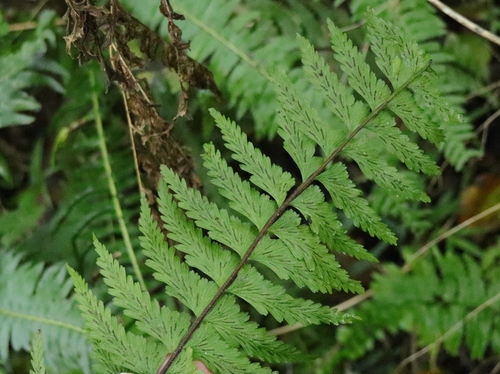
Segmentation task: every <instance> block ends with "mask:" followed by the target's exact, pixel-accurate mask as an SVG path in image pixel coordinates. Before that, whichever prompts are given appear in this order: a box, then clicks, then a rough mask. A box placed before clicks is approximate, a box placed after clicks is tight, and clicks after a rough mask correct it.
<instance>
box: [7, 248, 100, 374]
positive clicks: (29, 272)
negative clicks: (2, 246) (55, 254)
mask: <svg viewBox="0 0 500 374" xmlns="http://www.w3.org/2000/svg"><path fill="white" fill-rule="evenodd" d="M20 260H21V257H20V256H19V255H14V254H12V253H11V252H9V251H4V252H2V261H0V358H1V359H2V360H6V359H7V358H8V353H9V345H10V346H11V347H12V349H14V350H15V351H18V350H21V349H24V350H29V349H30V346H31V339H32V337H33V334H34V332H36V331H38V330H40V331H41V332H42V334H43V335H42V337H43V343H44V346H45V360H46V365H47V367H48V368H49V370H50V371H51V372H54V373H62V372H64V371H65V370H81V371H83V372H85V373H88V372H89V371H90V362H89V352H90V347H89V345H88V343H87V342H86V340H85V336H84V334H83V330H82V328H81V326H82V320H81V317H80V315H79V313H78V309H77V308H76V305H75V304H74V301H73V300H72V299H68V294H69V292H70V290H71V284H70V282H68V280H67V278H66V272H65V269H64V267H63V266H60V265H53V266H51V267H48V268H47V269H44V265H43V263H37V264H30V263H24V264H20Z"/></svg>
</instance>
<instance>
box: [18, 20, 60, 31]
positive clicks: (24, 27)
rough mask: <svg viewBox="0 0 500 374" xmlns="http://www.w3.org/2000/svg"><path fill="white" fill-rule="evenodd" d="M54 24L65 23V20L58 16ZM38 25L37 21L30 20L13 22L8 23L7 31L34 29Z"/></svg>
mask: <svg viewBox="0 0 500 374" xmlns="http://www.w3.org/2000/svg"><path fill="white" fill-rule="evenodd" d="M55 25H56V26H64V25H66V21H64V20H63V19H62V18H58V19H57V20H56V22H55ZM37 26H38V22H35V21H30V22H22V23H13V24H12V25H9V32H18V31H27V30H33V29H36V28H37Z"/></svg>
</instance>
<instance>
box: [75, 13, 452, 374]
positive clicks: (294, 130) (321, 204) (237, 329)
mask: <svg viewBox="0 0 500 374" xmlns="http://www.w3.org/2000/svg"><path fill="white" fill-rule="evenodd" d="M368 27H369V31H368V32H369V35H371V36H372V39H371V41H372V43H373V45H374V49H373V51H374V53H375V54H376V55H377V56H378V57H379V58H378V59H377V64H379V66H380V68H381V71H383V72H384V73H386V76H387V79H388V80H389V82H390V84H391V86H392V89H391V88H389V86H388V85H387V84H386V83H384V81H382V80H380V79H378V78H377V77H376V76H375V74H374V73H373V72H372V71H371V69H370V67H369V66H368V65H367V64H366V63H365V61H364V60H363V57H362V55H361V54H360V53H359V52H358V51H357V50H356V48H355V47H354V46H353V44H352V42H351V41H350V40H349V39H347V37H346V36H345V35H344V34H343V33H342V32H341V31H340V30H339V29H338V28H337V27H336V26H334V25H333V23H329V29H330V32H331V35H332V38H331V42H332V47H333V49H334V51H335V57H336V60H337V61H338V62H339V64H340V67H341V68H342V70H343V72H344V73H345V74H346V76H347V79H348V83H349V85H350V86H351V87H352V88H353V89H354V90H355V91H356V93H357V95H358V96H356V97H355V96H354V95H353V93H352V92H351V91H350V89H349V88H348V87H346V86H344V85H343V84H342V83H341V82H340V80H339V79H338V78H337V76H336V75H335V74H334V73H332V72H330V69H329V68H328V66H327V65H326V63H325V61H324V60H323V59H322V58H321V57H319V55H317V54H316V53H315V52H314V49H313V47H312V46H311V45H310V44H309V42H307V40H305V39H300V40H299V43H300V45H301V50H302V54H303V64H304V67H305V68H304V71H305V74H306V75H307V76H308V77H309V79H310V81H311V83H312V84H313V85H314V87H315V88H316V89H317V90H318V91H319V92H320V93H321V94H322V95H323V96H324V98H325V105H327V107H328V108H329V109H330V110H331V114H332V118H331V119H330V120H329V121H328V122H327V121H325V120H324V119H322V118H320V116H319V115H318V112H317V110H316V109H315V108H313V107H312V106H311V105H310V104H309V103H308V102H305V101H304V100H303V99H302V98H301V97H300V95H299V94H298V93H297V92H296V89H295V87H294V86H293V85H292V84H291V83H290V81H289V80H288V79H287V77H286V76H285V74H284V73H282V72H280V71H278V70H275V71H272V72H271V73H270V76H271V77H272V81H273V83H274V85H275V86H276V91H277V95H278V101H279V104H280V108H279V110H278V112H279V118H278V122H279V126H280V130H279V134H280V136H281V137H282V138H283V140H284V147H285V149H286V150H287V152H288V153H289V154H290V155H291V157H292V159H293V160H294V161H295V163H296V164H297V166H298V168H299V170H300V174H301V176H302V181H301V182H300V183H297V182H296V181H295V179H294V178H293V177H292V176H291V175H290V174H289V173H287V172H285V171H283V170H282V169H281V168H280V167H278V166H276V165H273V164H272V162H271V161H270V159H269V158H268V157H266V156H264V155H263V154H262V153H261V152H260V150H258V149H256V148H255V147H254V146H253V145H252V144H251V143H249V142H248V140H247V138H246V136H245V135H244V134H243V133H242V131H241V130H240V129H239V128H238V127H237V126H236V124H235V123H234V122H232V121H229V120H228V119H226V118H225V117H224V116H222V115H221V114H219V113H218V112H216V111H215V110H212V111H211V114H212V116H213V117H214V119H215V121H216V124H217V126H218V127H219V128H220V129H221V131H222V135H223V139H224V141H225V143H226V147H227V148H228V149H229V150H230V151H231V152H232V158H233V159H234V160H235V161H237V162H238V163H239V164H240V167H241V169H242V170H244V171H245V172H247V173H249V174H250V179H249V181H244V180H242V179H241V178H240V176H239V175H238V174H237V173H235V172H234V171H233V170H232V169H231V168H230V167H229V166H228V164H227V162H226V161H225V160H224V159H223V158H222V156H221V154H220V152H219V151H217V150H216V149H215V147H214V146H213V145H206V146H205V154H204V161H205V166H206V167H207V168H208V170H209V176H210V177H211V178H212V180H213V182H214V184H215V185H216V186H218V187H219V190H220V193H221V195H222V196H224V197H225V198H226V199H228V201H229V206H230V208H231V209H232V210H233V211H235V212H236V213H237V214H238V216H236V215H232V214H230V213H229V212H228V211H227V210H225V209H220V208H219V207H218V206H217V205H215V204H213V203H210V202H209V201H208V200H207V199H206V198H204V197H203V196H202V195H201V193H200V192H199V191H195V190H191V189H189V188H187V185H186V183H185V182H184V181H183V180H182V179H180V178H179V177H178V176H177V175H176V174H175V173H174V172H173V171H172V170H170V169H168V168H166V167H163V168H162V174H163V180H162V183H161V185H160V188H159V199H158V202H159V208H160V212H161V214H162V220H163V222H164V225H165V229H166V231H167V232H168V233H167V237H168V238H169V239H171V240H172V241H173V242H175V243H176V244H175V249H177V250H179V251H180V252H183V253H185V257H184V260H183V261H182V262H181V261H180V259H179V258H178V257H176V255H175V251H174V248H173V247H169V246H168V245H167V243H166V242H165V240H164V237H163V234H162V232H161V230H160V228H159V227H158V226H157V224H156V223H155V221H154V220H153V219H152V218H151V214H150V212H149V209H148V207H147V206H146V204H145V203H144V202H143V209H142V214H141V223H140V227H141V231H142V234H143V237H142V238H141V245H142V247H143V248H144V250H145V255H146V256H147V257H148V258H149V260H148V261H147V265H148V266H149V267H151V268H152V269H153V270H154V271H155V277H156V278H157V279H158V280H159V281H161V282H164V283H165V284H166V285H167V286H166V292H167V294H169V295H170V296H172V297H175V298H177V299H178V300H180V301H181V302H182V303H183V304H184V305H185V306H186V307H187V308H188V309H189V310H191V312H192V313H193V314H194V316H195V319H194V321H193V322H192V323H189V320H190V314H189V313H186V312H173V311H171V310H169V309H168V308H166V307H161V308H160V307H159V306H158V304H157V303H155V302H153V304H151V301H149V296H148V295H147V294H146V293H143V292H141V291H140V289H139V288H138V286H137V285H136V284H135V283H133V282H132V280H131V278H127V277H126V276H125V271H124V269H123V268H121V267H120V266H119V265H118V264H117V263H116V261H113V260H112V259H111V258H110V256H109V255H107V254H106V252H105V250H104V248H103V247H102V246H100V245H99V244H97V248H98V253H99V255H100V260H99V265H100V266H101V268H102V269H103V275H104V277H105V281H106V283H107V284H108V287H110V294H112V295H113V296H115V302H116V303H117V305H119V306H121V307H123V308H124V309H125V314H127V315H129V316H131V317H132V318H134V319H136V320H137V321H138V322H137V328H138V329H139V330H142V331H143V332H144V333H146V334H148V335H151V336H153V337H154V338H155V341H157V340H159V341H161V343H162V345H160V344H159V343H158V344H157V343H156V342H155V343H153V342H152V341H150V343H151V344H149V347H150V349H151V350H152V353H151V354H150V359H151V360H152V361H155V360H158V354H159V352H161V349H162V348H161V347H162V346H163V347H164V348H163V349H165V350H166V351H165V352H163V355H165V354H166V353H167V352H168V356H167V357H168V358H167V359H165V360H164V361H163V363H162V364H161V366H160V368H159V369H158V370H157V373H161V374H163V373H165V372H167V371H169V373H170V372H171V373H181V372H182V373H191V372H194V370H196V369H195V368H194V365H193V364H192V362H193V360H194V359H197V360H202V361H203V362H204V363H205V364H206V365H207V366H208V367H209V368H210V369H211V370H212V371H213V372H216V373H217V372H220V373H222V372H232V373H254V374H255V373H268V372H269V370H268V369H265V368H263V367H261V366H260V365H258V364H257V363H250V361H249V360H248V357H254V358H257V359H261V360H264V361H274V362H283V361H286V360H289V359H293V358H294V357H296V352H295V350H291V352H287V350H286V349H284V347H285V346H284V345H283V344H282V343H281V342H278V341H275V340H274V338H270V337H269V336H268V335H267V334H266V333H265V330H263V329H261V328H258V326H257V325H256V324H255V323H253V322H249V321H248V315H246V314H245V313H242V312H241V311H240V310H239V307H238V304H237V298H239V299H243V300H245V301H246V302H248V303H249V304H251V305H252V306H253V307H254V308H255V309H256V310H257V311H258V312H259V313H260V314H263V315H265V314H268V313H270V314H272V315H273V317H274V318H275V319H276V320H278V321H279V322H281V321H286V322H288V323H297V322H300V323H302V324H304V325H307V324H319V323H334V324H338V323H344V322H349V321H350V320H351V316H350V315H343V314H340V313H339V312H337V311H335V310H331V309H330V308H328V307H327V306H322V305H321V304H317V303H313V302H311V301H309V300H304V299H299V298H294V297H292V296H290V295H289V294H288V293H287V292H286V291H285V289H284V288H283V287H282V286H279V285H276V284H274V283H272V282H271V281H269V280H267V279H265V278H264V277H263V276H262V275H261V273H260V272H259V271H258V270H257V269H256V267H254V266H253V265H252V264H253V263H254V262H256V263H260V264H262V265H264V266H265V267H267V268H268V269H270V270H271V271H273V272H274V273H275V274H276V275H277V276H278V277H279V278H282V279H291V280H292V281H293V282H294V283H295V284H296V285H297V286H299V287H303V286H307V287H308V288H309V289H311V290H313V291H321V292H331V291H332V290H334V289H335V290H346V291H351V292H361V291H362V288H361V286H360V285H359V284H358V283H357V282H355V281H353V280H350V279H349V277H348V275H347V273H346V272H345V271H344V270H343V269H341V268H340V266H339V265H338V263H337V262H336V260H335V257H334V255H333V254H331V253H330V252H329V248H330V249H332V250H335V249H338V250H339V251H340V252H344V253H347V254H350V255H352V256H355V257H357V258H364V259H372V260H374V258H373V256H372V255H370V254H369V253H368V252H366V250H364V249H362V248H361V247H360V246H359V245H358V244H357V243H355V242H354V241H353V240H352V239H350V238H349V237H348V236H347V235H346V233H345V230H344V229H343V228H342V225H341V224H340V222H339V221H338V219H337V216H336V213H335V212H334V211H333V210H332V207H331V205H330V204H329V203H328V202H327V197H325V194H324V193H323V192H322V191H321V190H320V188H318V185H317V184H320V185H322V186H323V187H324V188H325V191H326V192H327V193H328V194H329V196H328V199H329V200H331V201H332V203H333V205H334V206H335V207H337V208H339V209H341V210H343V211H344V213H345V215H346V216H347V217H349V218H350V219H351V220H352V221H353V223H354V224H355V225H356V226H358V227H360V228H361V229H363V230H364V231H366V232H368V233H370V234H371V235H373V236H376V237H378V238H380V239H382V240H384V241H387V242H389V243H395V240H396V238H395V236H394V234H393V233H392V232H391V230H390V229H389V228H388V227H387V225H385V224H384V223H383V222H382V220H381V218H380V217H378V216H377V215H376V213H375V212H374V211H373V210H372V209H371V208H370V206H369V204H368V202H367V201H366V200H365V199H364V198H363V197H362V196H361V192H360V191H359V190H358V189H357V188H356V186H355V184H354V183H353V182H352V181H351V180H350V178H349V175H348V173H347V171H346V167H345V165H344V163H343V161H342V160H343V159H344V158H349V159H352V160H353V161H354V162H356V163H357V164H358V165H359V167H360V169H361V170H362V171H363V172H364V173H365V175H366V176H367V177H369V178H371V179H373V180H374V181H375V182H376V183H377V184H379V185H380V186H381V187H383V188H386V189H388V190H390V191H391V192H394V193H398V194H400V195H401V196H403V197H404V198H407V199H413V200H421V201H427V200H428V197H427V195H425V193H423V192H422V191H421V190H419V189H418V188H415V187H414V186H413V184H412V181H411V177H408V176H407V175H406V174H404V173H401V172H399V171H398V169H397V168H396V167H394V166H392V165H389V164H388V163H387V162H386V161H385V159H383V158H380V157H379V152H380V151H379V150H378V149H376V147H374V146H373V144H371V143H372V142H375V143H376V144H382V145H384V147H385V150H387V151H388V152H391V153H393V154H394V155H395V156H396V157H397V158H398V159H399V160H400V161H401V162H402V163H403V164H405V165H406V166H407V167H408V169H410V170H413V171H415V172H423V173H426V174H430V175H433V174H436V173H437V172H438V169H437V167H436V166H435V164H434V163H433V162H432V161H431V160H430V159H429V158H427V157H426V156H425V155H424V154H423V152H421V151H420V150H419V149H418V147H417V146H416V145H415V144H414V143H412V142H410V140H409V138H408V137H407V136H406V135H404V134H403V132H402V131H401V130H399V129H398V128H397V127H396V126H395V124H396V122H395V119H394V117H395V115H398V116H400V117H402V116H404V115H405V114H408V113H410V114H415V116H416V118H424V116H423V115H422V113H423V111H424V110H426V111H427V110H431V111H433V113H434V114H435V115H437V116H440V115H441V116H448V117H449V118H451V117H453V113H450V112H449V111H448V109H447V108H446V107H445V106H444V105H441V104H442V102H441V101H439V100H436V105H437V106H436V107H431V108H430V109H429V107H428V105H429V103H430V102H431V101H432V100H433V99H434V98H437V95H436V94H435V93H434V92H433V91H432V87H431V79H430V77H429V65H430V60H429V59H428V58H426V56H425V55H424V54H423V53H421V52H420V51H419V50H418V47H417V45H416V44H415V43H411V42H408V41H407V40H408V39H407V38H405V37H399V36H398V35H399V34H400V33H401V31H400V30H397V29H395V28H393V27H392V26H391V25H390V24H387V23H385V22H383V21H380V20H378V19H376V18H375V17H374V16H373V15H370V16H369V22H368ZM377 34H384V35H387V36H388V40H389V41H386V40H385V39H384V38H377V36H376V35H377ZM396 36H398V43H400V44H397V45H394V44H393V43H392V41H393V40H395V39H396ZM385 54H389V55H390V56H389V57H387V56H385ZM397 59H399V61H400V63H399V64H398V66H396V67H395V68H394V67H392V66H387V64H390V63H391V61H395V60H397ZM424 108H425V109H424ZM332 123H333V124H334V125H332ZM409 128H410V130H412V131H416V132H418V133H419V134H420V135H421V136H422V137H423V138H427V139H429V140H430V141H432V142H434V143H439V142H440V140H441V133H440V130H439V129H437V128H435V127H434V126H432V125H426V124H425V123H417V122H416V121H413V122H411V124H410V126H409ZM326 140H328V141H326ZM317 147H319V148H320V149H321V150H322V152H323V154H324V155H325V156H318V155H317V152H316V148H317ZM252 185H253V186H252ZM295 185H297V187H294V186H295ZM240 217H243V219H241V218H240ZM304 221H307V222H306V223H304ZM270 259H274V260H270ZM278 259H279V260H278ZM193 269H196V270H197V271H199V272H201V273H203V274H204V277H201V276H200V275H199V274H198V273H197V272H194V271H193ZM72 276H73V277H74V278H75V280H76V282H75V283H76V291H77V293H78V294H79V301H80V304H81V305H82V309H83V312H84V316H85V315H87V317H86V320H87V322H88V324H89V326H88V328H89V330H90V331H92V330H93V329H94V330H95V329H98V326H100V325H108V328H107V329H101V330H100V331H101V332H98V333H96V334H94V335H91V339H93V343H94V345H95V346H96V348H97V355H98V356H99V355H100V360H99V361H100V365H104V366H105V365H106V359H110V363H109V365H110V367H111V366H113V365H119V364H121V365H123V364H124V363H123V362H120V361H119V359H118V357H119V356H120V355H123V354H125V352H127V350H129V349H132V348H133V347H134V345H135V344H138V342H139V340H141V339H140V337H138V336H135V335H134V334H132V333H128V334H125V333H124V332H123V330H122V329H121V328H120V327H117V325H116V321H114V319H113V318H112V317H111V316H110V315H109V314H106V313H107V312H105V309H104V307H103V306H102V304H99V303H97V301H95V300H94V298H93V297H92V295H91V294H90V293H89V291H88V289H87V288H86V287H85V284H84V283H83V282H82V281H81V279H80V278H78V276H77V275H76V274H75V273H74V272H72ZM127 294H129V295H135V296H133V299H134V300H135V301H136V302H137V306H141V308H146V310H148V311H149V312H150V313H151V314H150V317H149V318H148V319H144V318H143V317H141V313H140V309H137V308H136V307H134V306H133V305H131V304H130V302H127V296H126V295H127ZM130 297H131V298H132V296H130ZM152 305H153V306H152ZM90 306H91V308H90V309H89V307H90ZM93 314H98V315H100V316H103V318H101V319H93V317H92V316H93ZM105 314H106V315H105ZM174 314H175V315H176V317H174ZM153 321H154V322H153ZM153 325H155V326H159V328H160V329H161V331H163V333H162V334H159V333H158V332H157V331H158V330H155V329H153V328H152V326H153ZM109 327H111V329H110V328H109ZM113 329H118V330H120V333H119V334H118V335H117V336H116V339H117V341H118V342H121V343H122V344H121V345H120V347H121V348H120V349H122V351H117V350H116V349H115V348H114V347H111V345H113V344H112V340H110V337H109V336H107V333H106V331H113ZM155 331H156V332H155ZM247 336H251V338H250V339H248V338H246V337H247ZM110 357H111V358H110ZM131 361H132V360H131ZM152 361H148V362H144V363H140V362H129V363H127V364H126V368H127V369H129V370H135V371H137V372H140V371H150V370H151V367H152V365H153V363H152ZM190 362H191V364H190ZM113 367H115V366H113ZM109 370H110V369H109V368H108V371H109Z"/></svg>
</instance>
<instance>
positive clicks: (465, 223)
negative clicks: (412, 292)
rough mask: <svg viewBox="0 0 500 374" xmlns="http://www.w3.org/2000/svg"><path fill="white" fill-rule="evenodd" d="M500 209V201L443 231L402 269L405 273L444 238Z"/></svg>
mask: <svg viewBox="0 0 500 374" xmlns="http://www.w3.org/2000/svg"><path fill="white" fill-rule="evenodd" d="M498 211H500V203H498V204H495V205H493V206H492V207H491V208H488V209H486V210H483V211H482V212H481V213H478V214H476V215H475V216H472V217H471V218H469V219H467V220H465V221H463V222H462V223H461V224H459V225H457V226H455V227H453V228H451V229H450V230H448V231H446V232H444V233H442V234H441V235H439V236H438V237H437V238H435V239H433V240H431V241H430V242H428V243H427V244H426V245H424V246H423V247H421V248H420V249H419V250H418V251H417V252H415V253H414V254H413V255H412V256H411V257H410V258H409V259H408V260H407V261H406V264H405V265H404V266H403V267H402V268H401V271H403V272H404V273H406V272H408V271H410V269H411V265H412V264H413V263H414V262H415V260H416V259H417V258H419V257H421V256H423V255H424V254H425V253H426V252H427V251H428V250H429V249H431V248H432V247H434V246H435V245H436V244H438V243H439V242H441V241H443V240H444V239H447V238H449V237H450V236H452V235H454V234H456V233H457V232H459V231H460V230H463V229H464V228H466V227H468V226H470V225H472V224H473V223H475V222H477V221H479V220H482V219H483V218H484V217H486V216H489V215H490V214H493V213H495V212H498Z"/></svg>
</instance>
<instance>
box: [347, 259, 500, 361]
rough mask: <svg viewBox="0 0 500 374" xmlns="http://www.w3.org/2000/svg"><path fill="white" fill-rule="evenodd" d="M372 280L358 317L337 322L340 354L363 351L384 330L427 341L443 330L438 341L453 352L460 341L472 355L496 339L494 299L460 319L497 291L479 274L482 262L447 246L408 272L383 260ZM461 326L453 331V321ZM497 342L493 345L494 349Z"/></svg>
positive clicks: (499, 337) (499, 336) (480, 354)
mask: <svg viewBox="0 0 500 374" xmlns="http://www.w3.org/2000/svg"><path fill="white" fill-rule="evenodd" d="M386 270H387V272H386V273H385V274H384V275H383V276H382V275H378V276H377V277H376V279H375V281H374V282H373V284H372V285H373V287H372V288H373V292H374V298H373V300H371V301H369V302H367V303H365V304H363V306H362V307H361V308H360V309H359V316H360V317H361V318H362V322H360V323H359V324H356V325H353V326H349V327H342V328H341V331H339V341H340V343H341V344H342V347H343V348H342V351H341V352H340V354H341V356H342V357H345V358H348V359H354V358H356V357H360V356H361V355H364V354H366V351H367V350H369V349H370V348H371V347H373V344H374V341H375V339H380V338H382V337H383V336H384V335H385V334H386V333H391V334H394V333H396V332H398V331H405V332H408V333H412V334H416V336H417V338H418V344H419V345H420V346H426V345H429V344H433V343H434V341H435V340H436V339H440V338H441V337H442V336H443V335H445V334H447V335H446V339H444V341H443V346H444V348H445V349H446V351H447V352H448V353H450V354H451V355H453V356H456V355H457V354H458V351H459V348H460V347H461V346H462V344H465V345H466V346H467V347H469V349H470V352H471V356H472V357H473V358H477V359H480V358H482V357H483V356H484V354H485V350H486V348H487V344H488V342H493V341H495V342H498V341H500V334H499V333H498V331H499V328H498V319H497V318H495V317H494V315H495V314H497V313H498V305H492V306H491V307H490V308H487V309H484V310H482V311H481V313H482V314H483V315H482V317H481V318H475V319H468V320H466V321H465V320H464V319H465V318H466V316H467V315H468V314H469V313H470V312H471V311H473V310H475V309H476V308H477V307H478V305H481V304H482V303H484V302H486V301H487V300H488V299H490V298H492V297H498V296H497V295H498V287H497V286H496V284H495V282H491V281H490V280H488V279H486V278H485V277H484V271H483V270H482V269H481V266H480V265H479V264H478V263H477V262H476V261H475V260H474V259H472V258H471V257H470V256H467V255H457V254H454V253H453V252H451V251H448V252H447V253H446V254H445V255H439V254H437V253H436V255H435V257H434V259H431V260H420V261H419V263H418V264H416V265H415V266H414V268H413V270H412V271H411V272H410V273H409V274H402V273H401V271H400V270H399V269H398V268H396V267H394V266H388V267H387V268H386ZM461 321H465V322H463V326H462V327H461V328H459V329H457V330H456V331H454V332H453V333H451V334H450V333H449V331H450V330H451V329H452V328H455V325H456V324H457V323H460V322H461ZM499 348H500V346H499V345H496V346H494V350H495V352H496V353H498V350H499Z"/></svg>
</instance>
